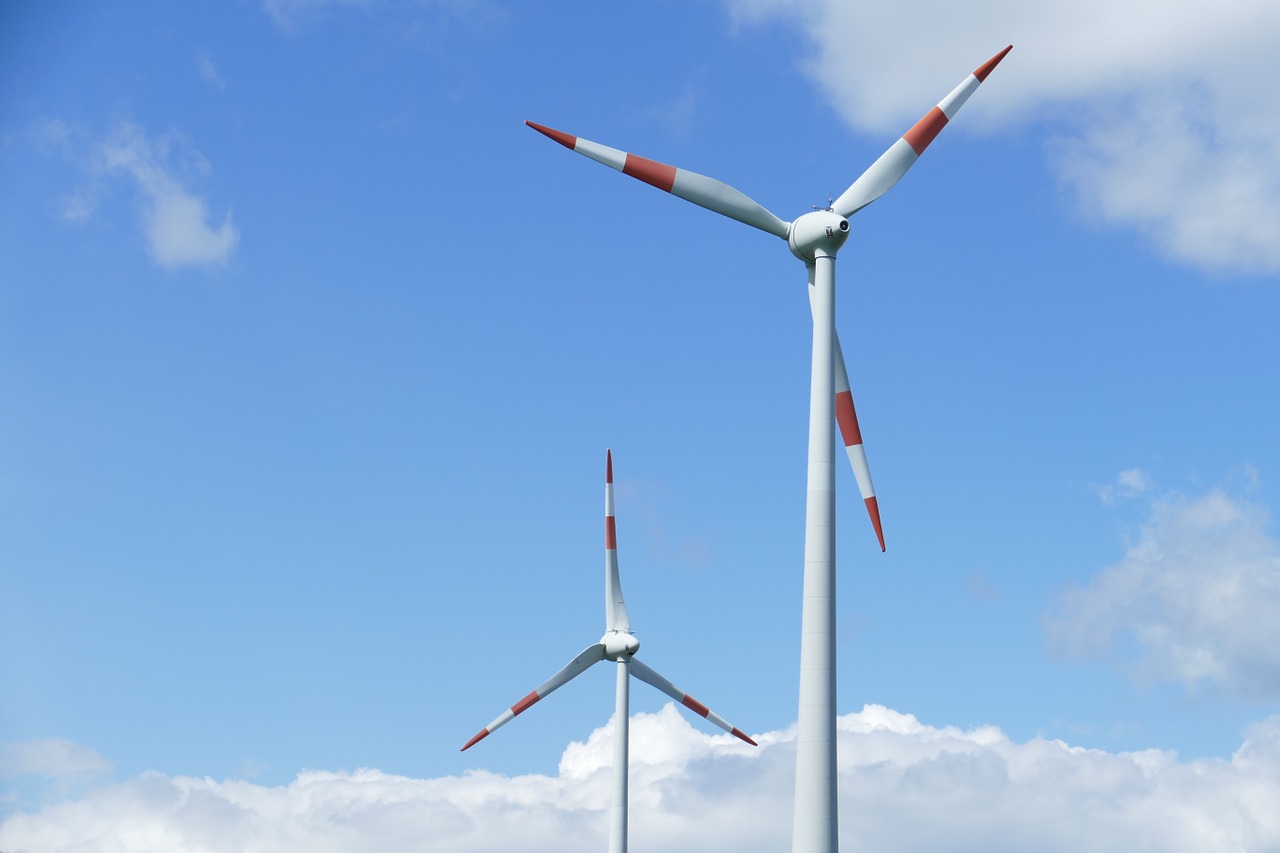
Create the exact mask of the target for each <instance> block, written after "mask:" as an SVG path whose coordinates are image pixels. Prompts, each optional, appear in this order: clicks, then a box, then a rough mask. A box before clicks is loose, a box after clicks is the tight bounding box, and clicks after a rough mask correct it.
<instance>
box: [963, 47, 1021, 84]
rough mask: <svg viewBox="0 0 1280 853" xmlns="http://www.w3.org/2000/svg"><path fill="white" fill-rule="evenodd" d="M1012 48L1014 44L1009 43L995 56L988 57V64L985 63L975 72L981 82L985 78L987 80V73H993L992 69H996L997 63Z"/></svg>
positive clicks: (974, 74)
mask: <svg viewBox="0 0 1280 853" xmlns="http://www.w3.org/2000/svg"><path fill="white" fill-rule="evenodd" d="M1011 50H1013V45H1009V46H1008V47H1006V48H1005V49H1004V50H1002V51H1000V52H999V53H997V54H996V55H995V56H993V57H991V58H990V59H988V60H987V61H986V64H984V65H983V66H982V67H981V68H979V69H978V70H977V71H975V72H973V76H974V77H977V78H978V82H979V83H981V82H982V81H983V80H986V79H987V75H988V74H990V73H991V71H992V69H994V68H995V67H996V66H997V65H999V64H1000V60H1002V59H1004V58H1005V55H1006V54H1008V53H1009V51H1011Z"/></svg>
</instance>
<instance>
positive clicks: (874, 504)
mask: <svg viewBox="0 0 1280 853" xmlns="http://www.w3.org/2000/svg"><path fill="white" fill-rule="evenodd" d="M862 502H863V503H864V504H865V505H866V507H867V515H868V516H870V517H871V526H872V527H873V528H875V531H876V539H877V540H878V541H879V542H880V552H881V553H884V530H883V529H882V528H881V526H880V502H879V501H877V500H876V496H875V495H872V496H871V497H869V498H864V499H863V501H862Z"/></svg>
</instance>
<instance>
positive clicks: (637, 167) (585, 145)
mask: <svg viewBox="0 0 1280 853" xmlns="http://www.w3.org/2000/svg"><path fill="white" fill-rule="evenodd" d="M525 124H527V125H529V127H531V128H533V129H534V130H536V131H538V133H541V134H542V135H543V136H546V137H547V138H548V139H553V140H555V141H556V142H559V143H560V144H561V145H563V146H564V147H565V148H569V149H571V150H573V151H576V152H578V153H579V154H582V155H584V156H586V157H590V158H591V159H592V160H595V161H596V162H597V163H603V164H604V165H606V166H608V167H609V168H611V169H617V170H618V171H619V172H622V173H623V174H624V175H630V176H631V177H633V178H635V179H636V180H640V181H644V182H645V183H646V184H650V185H652V186H655V187H657V188H658V189H660V190H663V191H664V192H669V193H671V194H672V195H674V196H679V197H680V198H682V199H684V200H685V201H691V202H693V203H694V204H696V205H698V206H699V207H705V208H706V209H707V210H712V211H715V212H716V213H719V214H721V215H723V216H727V217H729V218H730V219H736V220H738V221H739V222H742V223H745V224H747V225H750V226H752V227H753V228H759V229H760V230H761V231H767V232H768V233H770V234H773V235H774V236H776V237H781V238H782V239H784V240H785V239H787V231H788V230H789V229H790V227H791V223H789V222H784V221H783V220H781V219H779V218H778V217H777V216H774V215H773V213H771V212H770V211H769V210H767V209H766V208H765V207H764V206H763V205H761V204H760V203H758V202H756V201H754V200H752V199H750V198H748V197H747V196H746V195H745V194H744V193H742V192H740V191H739V190H736V189H734V188H733V187H731V186H729V185H728V184H726V183H723V182H721V181H717V180H716V179H715V178H708V177H707V176H706V175H699V174H698V173H697V172H690V171H687V170H685V169H678V168H676V167H675V166H668V165H667V164H666V163H659V162H658V161H657V160H650V159H648V158H647V157H640V156H637V155H635V154H628V153H627V152H626V151H619V150H618V149H617V148H610V147H608V146H607V145H601V144H600V143H598V142H592V141H591V140H589V139H583V138H582V137H580V136H571V135H569V134H567V133H564V132H562V131H559V130H553V129H552V128H549V127H544V126H543V125H540V124H535V123H534V122H531V121H526V122H525Z"/></svg>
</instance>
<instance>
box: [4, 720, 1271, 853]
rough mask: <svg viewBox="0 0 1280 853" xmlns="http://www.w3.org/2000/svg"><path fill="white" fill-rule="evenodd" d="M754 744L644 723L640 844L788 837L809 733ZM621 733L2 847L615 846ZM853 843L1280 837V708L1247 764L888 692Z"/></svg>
mask: <svg viewBox="0 0 1280 853" xmlns="http://www.w3.org/2000/svg"><path fill="white" fill-rule="evenodd" d="M757 739H758V740H759V741H760V744H761V745H760V747H759V748H758V749H754V750H753V749H751V748H750V747H747V746H745V745H743V744H741V743H740V742H738V741H736V740H734V739H733V738H732V737H731V736H728V735H716V736H711V735H706V734H703V733H702V732H701V731H700V730H695V729H694V728H693V727H692V726H691V725H690V724H689V722H688V721H687V720H686V719H685V718H684V717H683V716H682V715H681V714H680V713H679V712H678V711H677V710H676V709H675V708H674V706H670V705H669V706H667V707H666V708H664V709H663V710H662V711H660V712H659V713H657V714H639V715H636V717H635V718H634V720H633V725H632V745H633V759H632V760H633V763H632V810H631V841H632V847H633V848H634V849H637V850H639V849H645V850H665V851H672V853H683V851H689V852H690V853H692V851H699V853H701V851H705V850H712V849H714V850H726V851H729V850H736V851H752V852H754V851H761V853H763V851H777V850H783V849H787V847H788V845H789V844H790V834H791V813H790V812H791V789H792V784H793V779H792V774H793V772H794V766H795V733H794V730H788V731H786V732H773V733H766V734H763V735H759V736H757ZM609 740H610V735H609V732H608V729H607V728H603V729H601V730H598V731H596V732H595V733H593V734H592V735H591V737H590V738H589V739H588V740H587V741H586V742H585V743H579V744H571V745H570V746H569V748H568V749H567V750H566V751H565V753H564V758H563V759H562V761H561V765H560V769H559V771H558V773H557V774H556V775H554V776H543V775H527V776H515V777H509V776H503V775H500V774H495V773H488V772H484V771H475V772H470V773H467V774H465V775H463V776H460V777H456V776H450V777H438V778H430V779H414V778H409V777H404V776H393V775H390V774H386V773H382V772H380V771H377V770H357V771H355V772H323V771H304V772H302V773H299V774H298V776H297V778H295V779H294V780H293V781H292V782H290V783H289V784H288V785H283V786H278V787H266V786H262V785H255V784H252V783H248V782H243V781H223V782H219V781H215V780H212V779H196V778H192V777H168V776H163V775H159V774H154V773H152V774H146V775H143V776H141V777H138V778H135V779H131V780H128V781H126V782H122V783H118V784H114V785H111V786H108V787H103V788H100V789H97V790H95V791H93V792H91V793H89V794H87V795H84V796H81V797H80V798H78V799H75V800H68V801H64V802H61V803H58V804H56V805H51V806H47V807H45V808H42V809H40V810H38V811H32V812H29V813H22V814H11V815H9V816H7V817H6V818H4V820H3V822H0V849H4V850H24V849H25V850H57V849H81V848H84V849H88V848H92V849H95V850H105V851H116V850H128V851H160V850H163V851H171V853H184V851H196V850H200V851H221V850H228V851H230V850H237V851H253V852H254V853H270V852H271V851H286V850H287V851H293V850H310V851H320V853H327V851H393V850H395V851H398V850H448V851H451V853H455V851H456V853H488V851H494V852H495V853H496V851H508V850H512V849H519V850H525V851H534V853H538V851H548V852H549V851H557V853H578V851H582V853H588V851H589V853H597V851H599V850H601V849H603V848H604V846H605V827H606V824H607V822H608V798H609V784H608V772H609V762H610V745H609ZM839 740H840V761H839V772H840V779H841V802H840V814H841V835H842V845H841V846H842V847H844V848H846V849H853V848H855V847H856V848H859V849H863V848H865V849H875V850H882V851H886V853H896V851H903V853H905V851H920V850H939V849H943V850H982V851H991V853H999V851H1026V850H1037V851H1048V852H1049V853H1053V851H1076V850H1094V851H1130V850H1135V849H1145V850H1162V851H1170V853H1179V851H1196V853H1199V851H1203V850H1257V851H1261V850H1268V849H1276V847H1277V845H1280V812H1277V811H1276V810H1275V808H1274V804H1275V802H1276V801H1277V799H1278V798H1280V718H1271V719H1269V720H1266V721H1264V722H1261V723H1258V724H1256V725H1254V726H1253V727H1251V728H1250V729H1249V731H1247V732H1246V733H1245V739H1244V742H1243V744H1242V745H1241V747H1240V749H1239V750H1237V751H1236V753H1235V754H1234V755H1233V756H1232V757H1231V758H1230V759H1228V760H1221V759H1206V760H1197V761H1191V762H1181V761H1179V760H1178V759H1177V757H1176V756H1175V755H1173V754H1172V753H1168V752H1159V751H1154V750H1153V751H1145V752H1136V753H1120V754H1114V753H1107V752H1102V751H1098V750H1088V749H1081V748H1078V747H1072V746H1069V745H1068V744H1065V743H1063V742H1061V741H1049V740H1043V739H1039V738H1036V739H1032V740H1029V741H1026V742H1024V743H1016V742H1014V741H1011V740H1009V738H1007V737H1006V736H1005V735H1004V734H1003V733H1002V732H1001V731H1000V730H999V729H996V728H993V727H980V728H976V729H970V730H962V729H958V728H954V727H949V726H948V727H934V726H929V725H925V724H923V723H921V722H920V721H918V720H917V719H916V718H915V717H912V716H910V715H907V714H901V713H898V712H896V711H892V710H889V709H887V708H883V707H879V706H868V707H866V708H864V709H863V710H862V711H861V712H859V713H856V714H849V715H847V716H845V717H842V718H841V719H840V720H839Z"/></svg>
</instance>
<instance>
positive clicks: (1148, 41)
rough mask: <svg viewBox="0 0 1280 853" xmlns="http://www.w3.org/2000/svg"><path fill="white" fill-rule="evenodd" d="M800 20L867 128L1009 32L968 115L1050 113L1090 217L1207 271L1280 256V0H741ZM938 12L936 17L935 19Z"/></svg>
mask: <svg viewBox="0 0 1280 853" xmlns="http://www.w3.org/2000/svg"><path fill="white" fill-rule="evenodd" d="M726 3H727V4H728V6H729V7H730V9H731V10H732V11H733V13H734V14H735V15H736V16H737V17H738V19H739V20H741V21H744V22H746V21H761V20H766V19H773V18H784V19H787V20H794V21H796V22H797V23H798V24H799V26H801V27H802V28H803V29H804V31H805V32H806V33H807V34H808V36H809V38H810V39H811V40H812V41H813V42H814V44H815V45H816V47H817V54H816V56H815V57H814V58H813V59H812V60H810V61H809V62H808V64H807V66H806V70H807V71H808V73H809V75H810V76H811V77H812V78H813V79H814V82H815V83H816V84H817V85H818V86H819V88H820V89H821V90H822V91H823V92H824V93H825V94H826V95H827V97H828V98H829V99H830V101H831V103H832V104H833V106H834V107H835V108H836V109H837V110H838V111H839V113H840V114H841V115H842V116H843V117H844V118H845V120H846V121H848V122H849V123H850V124H851V125H852V126H854V127H856V128H859V129H861V130H864V131H870V132H875V133H880V134H899V133H901V132H902V131H904V130H905V129H906V128H907V127H908V126H909V124H910V122H912V121H914V120H915V119H916V118H919V116H920V115H921V114H923V112H924V111H925V110H926V109H928V107H929V106H931V105H932V104H933V103H935V102H936V101H937V100H938V99H939V98H940V97H942V95H944V94H946V92H947V91H948V90H949V89H950V87H951V86H953V85H954V84H955V83H957V82H959V79H960V77H961V76H963V74H964V72H965V71H968V70H972V69H973V68H974V67H976V66H977V65H978V64H979V63H980V62H982V61H983V60H984V59H985V58H986V57H988V56H990V55H992V54H993V53H995V52H996V51H997V50H999V49H1000V48H1001V47H1003V46H1004V45H1005V44H1006V43H1013V44H1014V46H1015V47H1014V52H1013V53H1012V54H1011V55H1010V56H1009V58H1007V59H1006V60H1005V62H1004V64H1003V65H1002V66H1001V67H1000V68H999V69H998V70H997V72H996V73H995V74H994V75H992V77H991V78H990V80H988V82H987V84H986V85H985V86H984V89H986V90H989V91H985V92H984V93H982V94H981V95H980V96H978V97H975V98H974V99H973V101H972V102H971V104H970V105H968V106H966V107H965V117H964V124H965V125H966V126H968V127H970V128H979V127H985V128H987V129H991V128H993V127H994V126H995V125H996V123H997V119H998V120H999V122H1000V123H1002V124H1004V125H1005V126H1007V125H1008V124H1009V123H1011V122H1014V121H1017V120H1024V121H1025V120H1030V119H1033V118H1034V119H1046V120H1049V121H1051V122H1053V123H1055V124H1056V125H1057V126H1059V127H1060V135H1059V137H1058V139H1057V141H1056V143H1055V144H1054V145H1053V146H1051V162H1052V163H1053V166H1054V168H1055V169H1056V170H1057V173H1058V175H1059V176H1060V178H1061V179H1062V181H1063V182H1064V183H1065V184H1066V185H1067V186H1068V187H1069V188H1070V190H1071V192H1072V194H1073V195H1074V196H1075V198H1076V200H1077V201H1078V203H1079V204H1080V206H1081V210H1082V213H1083V214H1084V215H1086V216H1091V217H1097V218H1099V219H1101V220H1103V221H1106V222H1110V223H1113V224H1118V225H1123V226H1127V227H1132V228H1134V229H1136V230H1138V231H1140V232H1141V233H1143V234H1144V235H1146V236H1147V237H1148V238H1149V239H1150V240H1151V241H1152V242H1154V243H1155V244H1156V245H1157V246H1158V247H1159V248H1160V249H1161V250H1163V251H1164V252H1165V253H1166V254H1167V255H1168V256H1170V257H1171V258H1174V259H1176V260H1179V261H1184V262H1187V263H1191V264H1195V265H1198V266H1201V267H1204V268H1207V269H1215V270H1228V271H1260V272H1275V271H1277V270H1280V88H1277V87H1275V86H1263V85H1259V84H1258V81H1260V80H1272V79H1276V78H1277V77H1280V52H1277V51H1276V50H1275V49H1274V44H1275V41H1276V39H1277V37H1280V5H1277V4H1275V3H1273V2H1271V0H1224V2H1222V3H1204V2H1197V0H1133V2H1128V3H1120V4H1117V3H1111V2H1107V0H1077V2H1072V3H1067V2H1063V0H1057V2H1048V3H1025V2H1021V0H986V2H984V3H981V4H979V5H977V6H974V5H973V4H956V3H946V2H943V0H902V2H898V3H887V4H886V3H881V4H867V3H846V2H843V0H814V1H813V2H806V3H801V2H799V0H726ZM925 22H927V24H926V23H925Z"/></svg>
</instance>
